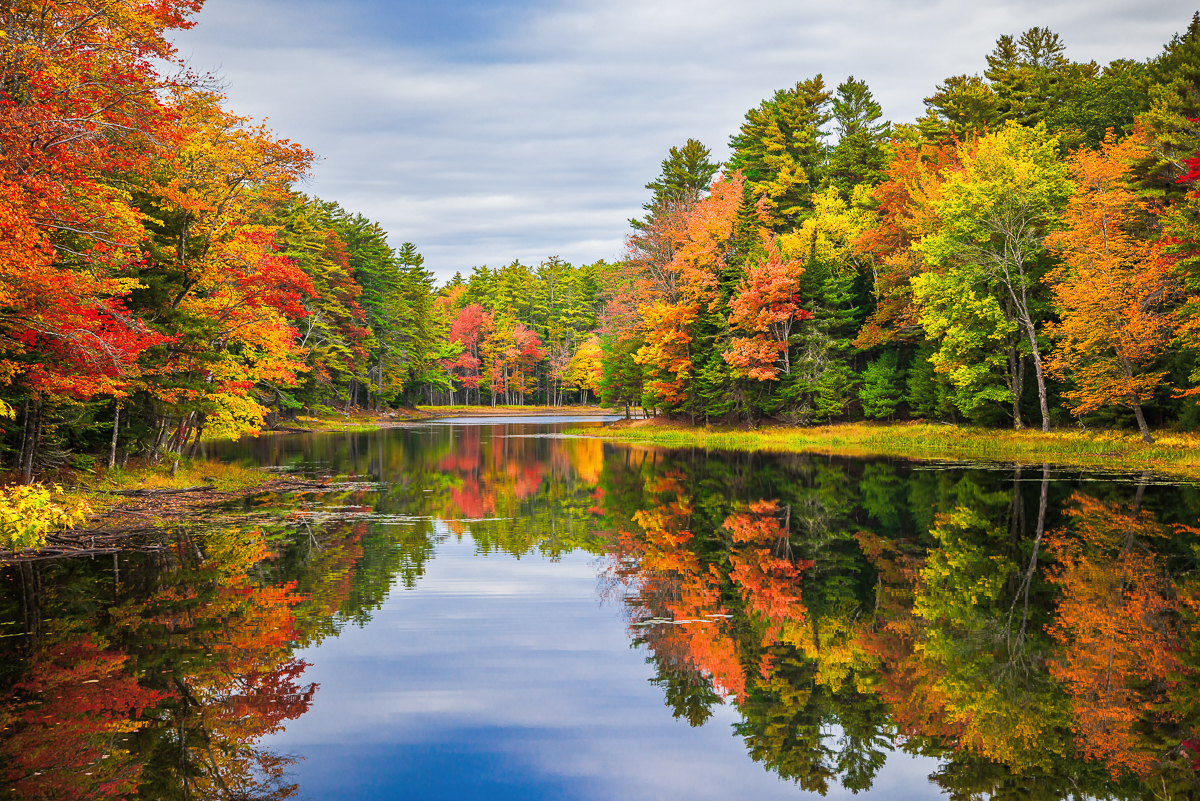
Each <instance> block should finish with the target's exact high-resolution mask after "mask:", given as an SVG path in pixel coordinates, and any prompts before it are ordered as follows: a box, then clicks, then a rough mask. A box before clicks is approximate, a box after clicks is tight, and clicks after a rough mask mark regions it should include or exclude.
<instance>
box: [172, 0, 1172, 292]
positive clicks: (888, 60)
mask: <svg viewBox="0 0 1200 801" xmlns="http://www.w3.org/2000/svg"><path fill="white" fill-rule="evenodd" d="M1195 8H1196V6H1195V5H1192V4H1189V3H1188V2H1185V1H1184V0H1089V1H1088V2H1083V1H1082V0H1071V1H1070V2H1061V1H1056V0H1009V1H1008V2H1005V1H1004V0H993V1H992V2H988V3H986V4H985V3H980V2H967V1H966V0H842V2H829V0H821V1H820V2H818V1H817V0H739V2H736V3H735V2H730V1H729V0H724V1H723V2H722V1H719V0H603V2H600V1H599V0H590V1H585V0H534V1H533V2H513V1H512V0H438V2H430V1H429V0H341V1H340V2H334V1H332V0H325V1H324V2H321V1H319V0H207V2H206V4H205V8H204V10H203V11H202V12H201V14H200V15H199V18H198V24H197V25H196V27H195V28H193V29H192V30H189V31H185V32H181V33H179V34H178V35H176V36H175V42H176V45H177V47H178V49H179V55H180V56H181V57H183V58H185V59H186V60H187V61H188V63H189V65H190V67H191V68H192V69H193V70H196V71H199V72H205V73H208V72H211V73H216V74H217V75H218V76H219V77H220V79H221V80H222V82H223V84H224V86H225V87H226V89H225V91H226V94H227V95H228V103H227V107H228V108H229V109H230V110H232V111H233V112H235V113H238V114H242V115H246V116H250V117H254V118H256V119H259V120H262V119H264V118H265V119H266V120H267V124H268V125H269V126H270V127H271V128H272V129H273V130H274V131H275V133H276V134H277V135H278V136H280V137H283V138H287V139H290V140H292V141H295V142H298V143H300V144H302V145H304V146H305V147H308V148H310V149H312V150H313V151H315V152H316V153H317V154H318V157H319V160H318V162H317V164H316V166H315V167H314V169H313V174H312V176H311V178H310V179H309V180H308V181H307V182H306V183H305V184H304V185H302V186H300V187H298V188H299V189H300V190H301V191H304V192H306V193H308V194H311V195H317V196H319V197H321V198H323V199H325V200H334V201H337V202H338V203H340V204H341V205H342V206H343V207H344V208H346V209H347V210H349V211H351V212H356V213H361V214H363V215H364V216H366V217H368V218H370V219H372V220H375V221H377V222H379V223H380V224H381V225H382V226H383V227H384V229H385V230H387V231H388V232H389V238H390V241H391V243H392V245H393V246H399V245H400V244H401V243H403V242H413V243H414V244H416V245H417V248H418V250H419V251H420V252H421V253H422V254H423V255H424V256H425V259H426V267H427V268H429V269H430V270H432V271H433V273H434V274H435V275H436V276H437V277H438V279H439V280H446V279H448V278H449V277H450V276H452V275H453V274H454V273H455V272H457V271H461V272H462V273H463V274H464V275H467V274H469V272H470V270H471V269H472V268H473V267H475V266H478V265H485V264H486V265H488V266H491V267H499V266H501V265H503V264H507V263H509V262H511V261H513V260H514V259H520V260H521V261H522V262H523V263H526V264H531V265H536V264H538V263H539V262H541V261H543V260H545V259H546V258H548V257H549V256H559V257H561V258H563V259H565V260H567V261H570V262H573V263H576V264H579V263H590V262H593V261H596V260H597V259H602V258H604V259H609V260H612V259H613V258H615V257H619V256H620V254H621V252H622V250H623V247H624V239H625V235H626V233H627V231H628V224H627V220H628V219H629V218H630V217H633V216H637V215H639V214H640V212H641V205H642V204H643V203H645V202H646V201H647V199H648V198H649V194H650V193H649V192H648V191H647V190H646V189H645V188H644V187H645V184H646V183H647V182H648V181H651V180H653V179H654V178H655V177H656V176H657V175H658V173H659V165H660V163H661V162H662V160H663V159H664V158H665V157H666V155H667V151H668V150H669V149H670V148H671V147H672V146H679V145H682V144H683V143H684V142H686V141H687V139H688V138H696V139H699V140H700V141H702V142H703V143H704V144H705V145H707V146H708V147H709V148H711V149H712V151H713V156H714V158H715V159H724V158H726V157H727V156H728V148H727V142H728V140H729V137H730V136H731V135H733V134H734V133H736V132H737V129H738V127H739V126H740V124H741V122H742V120H743V118H744V116H745V113H746V111H748V110H749V109H750V108H753V107H755V106H757V105H758V104H759V103H760V102H761V101H762V100H763V99H764V98H766V97H768V96H770V95H772V94H773V93H774V92H775V91H776V90H777V89H781V88H784V87H788V86H791V85H794V84H795V83H796V82H797V81H799V80H803V79H806V78H809V77H811V76H813V75H815V74H817V73H821V74H823V75H824V77H825V80H826V83H827V84H829V85H830V86H836V85H837V84H838V83H840V82H841V81H843V80H845V78H846V77H847V76H849V75H853V76H854V77H856V78H858V79H860V80H865V81H866V82H867V83H868V85H869V86H870V87H871V89H872V91H873V92H874V94H875V96H876V99H878V100H879V101H880V103H881V104H882V106H883V110H884V116H885V117H886V118H888V119H890V120H893V121H895V122H907V121H911V120H913V119H915V118H916V117H917V116H919V115H920V114H921V113H922V111H923V107H922V104H921V100H922V98H924V97H926V96H928V95H929V94H931V93H932V92H933V90H934V87H935V86H936V84H937V83H938V82H939V81H941V80H943V79H944V78H946V77H948V76H951V75H957V74H962V73H968V74H974V73H981V72H982V70H983V68H984V66H985V62H984V56H985V55H986V54H987V53H988V52H989V51H990V50H991V49H992V47H993V46H994V44H995V41H996V39H997V38H998V37H999V36H1000V35H1002V34H1014V35H1016V34H1019V33H1020V32H1022V31H1024V30H1026V29H1028V28H1030V27H1033V26H1043V27H1048V28H1050V29H1051V30H1053V31H1054V32H1056V33H1058V34H1059V35H1060V36H1061V37H1062V39H1063V40H1064V41H1065V43H1066V44H1067V55H1068V56H1069V57H1071V58H1073V59H1074V60H1076V61H1089V60H1095V61H1096V62H1098V63H1100V64H1105V63H1107V62H1109V61H1111V60H1112V59H1115V58H1133V59H1138V60H1144V59H1146V58H1150V57H1152V56H1154V55H1155V54H1157V53H1158V52H1160V51H1161V49H1162V46H1163V45H1164V44H1165V43H1166V42H1167V41H1169V40H1170V38H1171V37H1172V36H1173V35H1174V34H1176V33H1178V32H1181V31H1182V30H1183V29H1185V28H1186V27H1187V23H1188V21H1189V20H1190V18H1191V15H1192V13H1193V11H1194V10H1195Z"/></svg>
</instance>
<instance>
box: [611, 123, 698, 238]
mask: <svg viewBox="0 0 1200 801" xmlns="http://www.w3.org/2000/svg"><path fill="white" fill-rule="evenodd" d="M711 155H712V153H711V152H710V151H709V149H708V148H707V147H705V146H704V144H703V143H701V142H700V140H698V139H689V140H687V142H686V143H685V144H684V146H683V147H673V148H671V149H670V151H668V154H667V157H666V158H665V159H663V162H662V172H661V173H660V174H659V176H658V177H657V178H655V179H654V180H653V181H651V182H650V183H648V184H646V188H647V189H649V190H650V191H652V192H653V193H654V195H653V196H652V197H651V198H650V202H648V203H646V204H645V205H643V206H642V208H643V209H645V210H646V211H647V212H648V214H647V215H646V216H647V219H646V220H636V219H635V220H630V221H629V224H630V225H632V226H633V228H634V229H635V230H638V231H641V230H644V229H645V228H646V225H647V223H648V221H649V218H650V217H652V216H653V215H655V214H656V213H658V210H659V209H664V208H669V207H672V206H679V205H682V206H689V205H691V204H692V203H695V202H696V201H697V200H699V199H700V198H701V196H702V195H703V194H704V193H705V192H706V191H708V187H709V186H710V185H711V184H712V181H713V178H714V177H716V174H717V172H718V171H719V170H720V169H721V163H720V162H719V161H716V162H715V161H712V160H711V158H710V156H711Z"/></svg>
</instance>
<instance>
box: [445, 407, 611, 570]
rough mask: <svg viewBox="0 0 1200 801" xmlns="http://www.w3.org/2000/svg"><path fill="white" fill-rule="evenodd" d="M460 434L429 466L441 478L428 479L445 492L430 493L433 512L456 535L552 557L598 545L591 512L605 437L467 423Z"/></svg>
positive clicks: (488, 546)
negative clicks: (561, 436)
mask: <svg viewBox="0 0 1200 801" xmlns="http://www.w3.org/2000/svg"><path fill="white" fill-rule="evenodd" d="M488 434H490V436H488ZM457 439H458V442H457V447H456V449H455V450H454V451H453V452H451V453H448V454H446V455H444V456H443V457H442V458H441V459H439V460H438V461H437V462H436V463H435V464H434V465H433V466H432V467H433V473H432V474H436V475H437V477H438V478H437V480H436V481H433V482H428V481H427V483H431V484H434V485H436V486H439V487H445V490H443V491H439V492H435V493H430V494H429V496H428V500H427V503H428V504H429V506H428V507H427V508H428V512H429V514H430V515H431V516H434V517H438V518H440V519H442V520H444V521H446V523H447V524H448V526H449V528H450V530H451V531H452V532H454V533H455V534H466V533H468V532H469V533H470V535H471V536H472V537H473V538H474V540H475V542H476V544H477V545H478V547H479V548H480V549H482V550H483V551H488V552H491V551H503V552H506V553H512V554H517V555H520V554H524V553H528V552H530V551H531V550H535V549H536V550H538V551H539V552H541V553H544V554H546V555H549V556H555V555H558V554H560V553H563V552H564V551H567V550H570V549H571V548H573V547H584V548H588V549H594V548H595V540H596V537H595V536H594V532H593V530H592V525H591V522H592V514H591V513H590V512H589V511H588V510H589V508H590V507H591V506H592V502H593V497H592V495H593V492H594V489H595V483H596V480H597V478H598V473H599V470H600V464H601V463H602V461H603V443H601V442H600V441H599V440H594V439H586V440H585V439H580V440H550V439H543V438H530V437H521V436H513V435H512V432H509V431H504V430H503V429H502V428H501V427H500V426H496V427H493V428H492V429H491V430H490V431H489V430H488V429H486V428H484V429H481V428H480V427H475V426H472V427H468V428H465V429H464V430H463V431H462V432H461V434H460V435H459V437H458V438H457ZM432 474H431V475H432ZM425 478H426V480H427V479H428V476H426V477H425Z"/></svg>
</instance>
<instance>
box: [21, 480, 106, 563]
mask: <svg viewBox="0 0 1200 801" xmlns="http://www.w3.org/2000/svg"><path fill="white" fill-rule="evenodd" d="M90 513H91V509H90V508H89V507H88V504H87V501H85V500H83V499H81V498H71V497H66V496H65V494H64V493H63V490H62V487H59V486H55V487H45V486H42V485H41V484H29V485H26V486H23V487H9V488H7V489H4V490H0V545H3V546H4V547H6V548H8V549H9V550H11V551H16V550H20V549H23V548H37V547H40V546H41V545H43V544H44V543H45V542H46V536H47V535H48V534H49V533H50V532H52V531H55V530H58V529H64V528H74V527H75V524H77V523H81V522H83V520H84V519H85V518H86V517H87V516H88V515H89V514H90Z"/></svg>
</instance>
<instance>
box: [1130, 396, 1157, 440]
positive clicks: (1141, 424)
mask: <svg viewBox="0 0 1200 801" xmlns="http://www.w3.org/2000/svg"><path fill="white" fill-rule="evenodd" d="M1129 405H1130V406H1132V407H1133V416H1134V417H1136V418H1137V424H1138V430H1139V431H1141V432H1142V442H1144V443H1146V444H1147V445H1153V444H1154V437H1152V436H1150V426H1148V425H1146V417H1145V415H1143V414H1142V404H1141V403H1140V402H1139V401H1138V399H1137V396H1136V395H1135V396H1133V398H1131V399H1130V401H1129Z"/></svg>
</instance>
